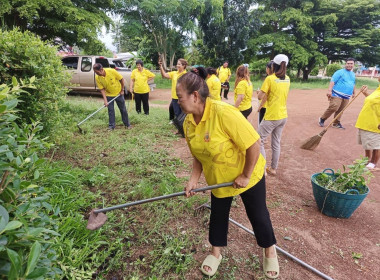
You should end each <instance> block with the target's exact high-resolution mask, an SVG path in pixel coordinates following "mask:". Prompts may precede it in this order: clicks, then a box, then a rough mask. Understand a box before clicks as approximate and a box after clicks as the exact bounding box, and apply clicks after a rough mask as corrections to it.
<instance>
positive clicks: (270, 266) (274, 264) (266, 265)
mask: <svg viewBox="0 0 380 280" xmlns="http://www.w3.org/2000/svg"><path fill="white" fill-rule="evenodd" d="M263 259H264V261H263V270H264V274H265V276H266V277H268V278H270V279H276V278H277V277H278V276H279V275H280V266H279V265H278V258H277V254H276V257H275V258H267V257H266V256H265V249H264V248H263ZM269 271H274V272H276V275H270V274H269V273H268V272H269Z"/></svg>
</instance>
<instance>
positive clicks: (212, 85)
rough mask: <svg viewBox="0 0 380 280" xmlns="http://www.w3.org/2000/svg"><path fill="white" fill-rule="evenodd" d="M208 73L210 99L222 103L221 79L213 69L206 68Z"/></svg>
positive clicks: (207, 81)
mask: <svg viewBox="0 0 380 280" xmlns="http://www.w3.org/2000/svg"><path fill="white" fill-rule="evenodd" d="M206 71H207V80H206V83H207V86H208V89H209V91H210V97H211V98H212V99H215V100H218V101H221V100H222V98H221V97H220V91H221V90H222V84H221V83H220V80H219V78H218V77H217V76H216V70H215V69H214V68H212V67H208V68H206Z"/></svg>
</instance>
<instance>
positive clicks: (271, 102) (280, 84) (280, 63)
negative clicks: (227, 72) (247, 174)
mask: <svg viewBox="0 0 380 280" xmlns="http://www.w3.org/2000/svg"><path fill="white" fill-rule="evenodd" d="M288 62H289V59H288V57H287V56H286V55H284V54H278V55H276V56H275V57H274V58H273V74H272V75H269V76H268V77H266V78H265V80H264V83H263V85H262V86H261V89H260V91H261V92H263V93H264V94H265V97H263V98H265V99H266V104H267V108H266V112H265V116H264V120H263V121H262V122H261V123H260V125H259V128H258V132H259V134H260V137H261V153H262V154H263V155H264V157H265V148H264V143H265V140H266V138H267V137H268V136H269V135H271V148H272V161H271V165H270V166H268V167H267V168H266V172H267V173H268V174H269V175H276V174H277V166H278V161H279V159H280V151H281V135H282V130H283V129H284V127H285V124H286V120H287V118H288V112H287V108H286V102H287V99H288V93H289V88H290V79H289V77H288V76H287V75H286V66H287V65H288Z"/></svg>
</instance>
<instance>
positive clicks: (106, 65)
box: [95, 57, 110, 68]
mask: <svg viewBox="0 0 380 280" xmlns="http://www.w3.org/2000/svg"><path fill="white" fill-rule="evenodd" d="M95 63H100V64H101V65H102V66H103V68H110V63H109V62H108V59H107V58H100V57H97V58H95Z"/></svg>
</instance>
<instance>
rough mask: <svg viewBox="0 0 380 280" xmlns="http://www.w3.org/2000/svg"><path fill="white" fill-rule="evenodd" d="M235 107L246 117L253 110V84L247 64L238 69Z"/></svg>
mask: <svg viewBox="0 0 380 280" xmlns="http://www.w3.org/2000/svg"><path fill="white" fill-rule="evenodd" d="M234 92H235V96H234V101H235V104H234V105H235V107H236V108H238V109H239V110H240V112H241V113H242V114H243V116H244V117H245V118H248V116H249V114H251V112H252V93H253V85H252V83H251V81H250V79H249V70H248V67H247V66H245V65H240V66H239V67H238V69H237V70H236V81H235V91H234Z"/></svg>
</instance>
